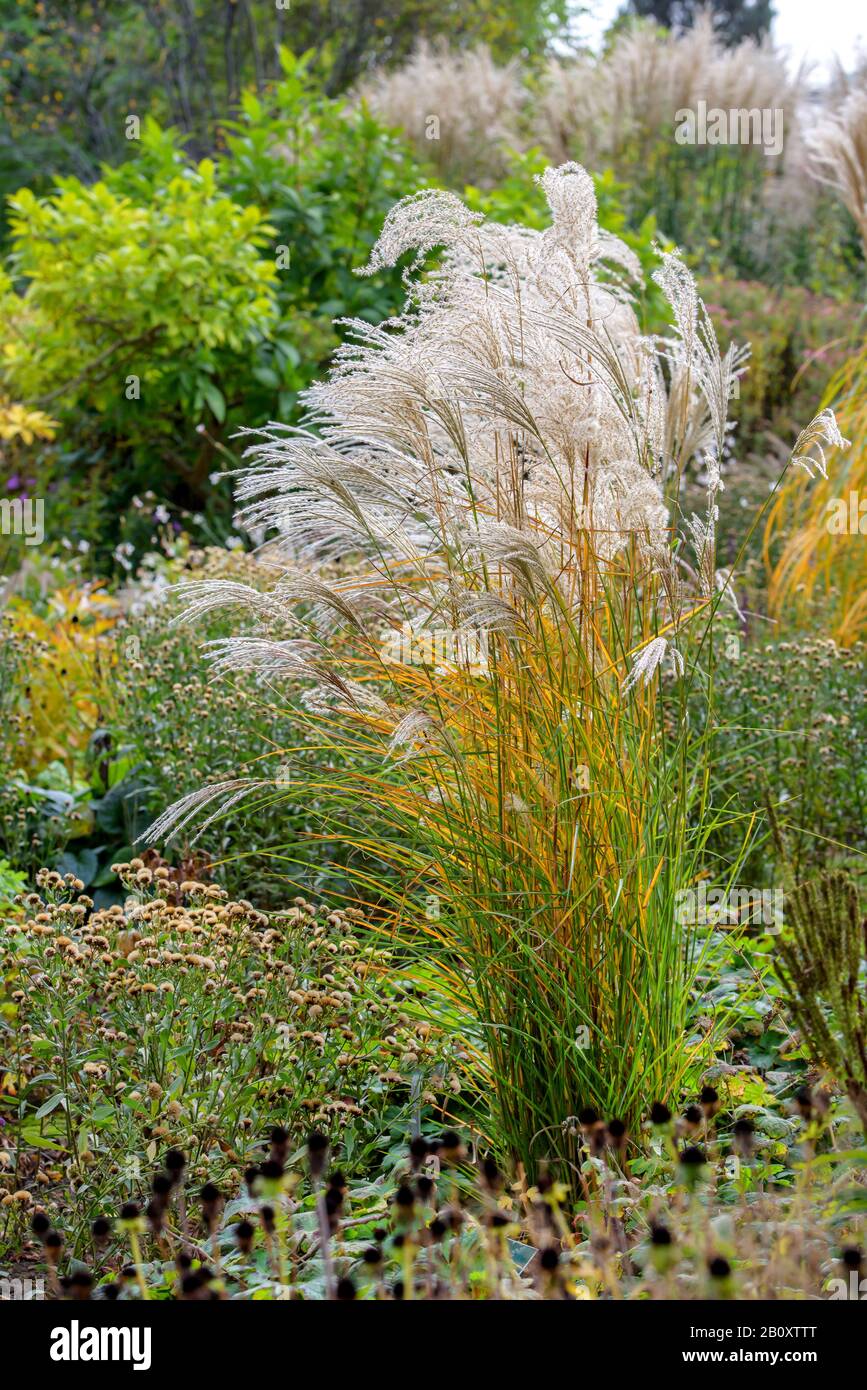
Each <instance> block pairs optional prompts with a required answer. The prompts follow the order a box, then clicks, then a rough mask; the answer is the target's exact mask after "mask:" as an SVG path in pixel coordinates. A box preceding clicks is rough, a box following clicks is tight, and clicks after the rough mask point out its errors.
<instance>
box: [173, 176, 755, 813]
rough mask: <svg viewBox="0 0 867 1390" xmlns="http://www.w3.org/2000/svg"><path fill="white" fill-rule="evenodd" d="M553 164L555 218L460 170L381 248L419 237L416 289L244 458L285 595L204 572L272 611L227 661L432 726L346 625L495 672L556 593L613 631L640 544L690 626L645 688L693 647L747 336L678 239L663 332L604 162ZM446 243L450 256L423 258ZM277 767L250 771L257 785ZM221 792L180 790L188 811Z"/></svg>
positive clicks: (393, 255)
mask: <svg viewBox="0 0 867 1390" xmlns="http://www.w3.org/2000/svg"><path fill="white" fill-rule="evenodd" d="M541 183H542V187H543V189H544V191H545V194H546V197H547V200H548V203H549V206H550V208H551V225H550V227H549V228H548V229H547V230H546V231H544V232H536V231H529V230H527V229H526V228H522V227H515V226H512V227H504V226H501V225H498V224H496V223H489V222H485V221H483V220H482V219H481V218H480V217H479V216H478V215H476V214H473V213H470V212H469V211H468V210H467V209H466V208H465V207H464V206H463V204H462V203H461V202H460V200H459V199H457V198H456V197H455V196H454V194H451V193H446V192H436V191H430V190H429V191H425V192H423V193H421V194H417V195H414V196H413V197H410V198H407V199H405V200H404V201H403V202H402V203H399V204H398V205H397V206H396V207H395V208H394V209H393V210H392V212H391V213H390V214H389V216H388V218H387V220H386V223H385V225H384V228H383V232H382V235H381V237H380V239H379V241H378V243H377V245H376V246H375V247H374V249H373V253H372V255H371V261H370V266H369V267H368V270H369V271H370V270H373V269H376V268H377V267H380V266H383V265H391V264H394V263H395V262H396V261H398V260H399V259H400V258H402V257H403V256H405V255H407V254H408V253H413V252H414V253H415V260H414V261H413V262H412V265H411V266H410V267H409V270H408V271H407V272H406V275H405V278H406V283H407V286H408V288H409V298H408V301H407V305H406V308H405V310H404V312H403V313H402V314H401V315H400V316H399V317H398V318H395V319H393V320H389V321H387V322H385V323H383V324H380V325H379V326H378V327H373V326H371V325H370V324H368V323H365V322H362V321H355V322H353V323H352V324H351V325H350V334H349V339H348V341H347V344H346V345H345V346H344V347H342V348H341V349H340V350H339V352H338V354H337V358H336V362H335V365H334V367H333V369H332V371H331V373H330V375H329V376H328V378H327V379H326V380H324V381H323V382H321V383H319V384H317V385H315V386H313V387H312V388H311V389H310V391H309V392H308V393H307V402H306V403H307V407H308V417H307V422H306V425H305V427H304V428H303V429H293V428H288V427H285V426H281V425H277V424H274V425H271V426H269V427H268V428H267V429H266V430H262V431H258V432H255V440H256V442H254V443H253V444H252V445H251V447H250V448H249V449H248V451H247V455H246V457H247V458H248V459H250V460H251V464H250V466H249V467H247V468H245V469H242V470H241V471H240V473H239V475H238V485H237V497H238V500H239V503H240V505H241V510H240V513H239V521H240V523H241V524H242V525H244V526H246V527H247V528H248V529H250V530H251V531H257V532H261V533H263V534H264V533H269V532H271V533H273V532H275V531H276V533H277V539H276V541H272V542H270V544H271V547H272V550H273V551H274V552H275V553H276V554H278V555H279V556H280V558H281V559H282V561H283V565H284V568H283V572H282V575H281V577H280V579H279V581H278V583H277V584H276V586H275V587H274V588H273V589H272V591H271V592H270V593H269V594H262V593H259V592H258V591H256V590H253V589H246V588H245V586H243V585H237V584H234V585H232V584H229V585H226V584H222V583H220V582H216V583H211V584H204V585H200V586H195V587H194V588H193V591H192V593H190V594H188V597H190V599H191V605H190V608H189V610H188V612H189V614H190V615H192V616H196V615H199V614H203V613H207V612H208V611H209V610H211V609H213V608H214V607H218V606H221V605H223V604H226V603H231V604H236V605H240V606H241V608H242V609H245V610H246V611H247V614H248V615H249V617H250V618H251V619H252V622H253V629H252V632H251V631H247V632H246V633H244V634H243V635H239V636H238V637H235V638H230V639H228V640H225V641H221V642H218V643H214V644H212V647H211V652H210V655H211V658H212V660H213V661H214V663H215V666H216V669H217V670H218V671H226V670H229V669H238V670H250V669H255V670H258V671H259V672H260V673H261V675H262V676H263V678H265V679H269V680H274V679H277V678H279V677H280V676H285V677H286V678H288V679H290V680H292V681H300V682H302V683H303V684H304V685H305V686H306V693H305V696H304V702H305V705H306V706H307V708H308V709H310V710H313V711H319V712H323V711H324V712H327V711H329V710H331V711H333V710H336V709H343V710H346V711H350V712H355V714H357V715H359V716H363V717H369V718H371V719H374V720H376V721H377V722H378V726H379V727H382V728H383V729H384V730H385V731H388V732H389V733H390V734H391V735H393V737H392V740H391V746H392V751H393V752H394V751H396V750H397V749H399V748H400V747H402V746H405V745H407V744H417V742H418V739H419V737H420V730H422V729H423V728H427V727H428V725H427V724H423V723H420V722H419V720H423V719H424V718H426V716H422V715H421V714H415V713H414V712H413V711H412V710H410V711H407V709H406V707H405V706H404V707H402V708H401V707H397V706H396V707H395V708H394V709H391V707H390V705H389V703H388V701H387V700H384V699H382V698H380V696H379V695H378V694H377V693H376V692H375V691H374V690H373V688H372V686H371V684H370V683H367V684H359V683H358V682H357V681H355V680H353V679H352V678H351V675H350V674H349V673H348V671H344V670H341V669H340V663H339V661H337V660H335V659H334V656H333V651H332V646H333V641H334V638H335V636H336V634H337V633H338V632H348V633H350V634H352V640H353V641H354V642H356V643H361V644H363V645H364V644H366V650H367V651H368V652H371V651H372V650H374V651H375V650H378V649H379V650H381V644H382V642H383V635H385V637H386V638H388V634H392V635H393V634H400V633H402V632H404V633H409V634H410V635H409V636H408V637H407V641H408V642H410V643H411V641H412V640H415V639H414V638H413V637H412V634H414V633H418V632H422V633H427V634H428V641H429V637H430V634H431V633H432V632H437V631H438V632H439V633H442V631H443V630H444V629H445V630H447V631H448V632H450V633H451V634H452V637H453V638H455V640H452V639H449V640H447V641H446V642H445V643H442V642H439V645H437V646H436V650H437V651H438V652H439V653H440V655H439V656H438V657H437V661H438V662H439V661H445V662H452V663H454V662H456V661H457V662H460V661H461V660H462V659H463V658H462V656H461V653H462V652H470V653H474V654H475V655H474V656H473V660H474V661H475V663H476V664H475V666H474V667H473V668H472V670H473V673H475V672H478V676H479V679H489V678H492V679H495V678H496V676H495V674H492V673H489V672H488V668H487V665H486V663H485V662H483V661H480V660H479V659H478V658H479V651H480V650H481V648H482V647H483V646H484V644H485V643H487V642H488V640H489V639H490V640H493V639H494V637H495V636H496V637H497V638H499V639H500V640H509V641H514V642H520V641H521V640H522V637H523V636H525V635H527V634H529V633H530V630H531V627H532V624H533V623H534V622H535V621H538V620H539V618H540V615H541V617H542V618H545V616H546V615H547V616H548V617H549V618H550V620H551V621H552V622H553V623H555V624H557V623H560V622H562V621H563V618H564V615H566V618H567V621H568V622H569V626H570V632H573V633H574V632H578V633H580V634H581V636H580V638H579V639H578V640H580V641H582V642H587V643H591V642H594V641H595V640H596V638H595V623H594V621H593V620H592V617H588V616H587V615H588V614H589V613H590V611H591V608H592V604H593V602H594V599H593V595H592V593H591V592H590V589H591V588H592V589H593V590H594V592H595V591H596V589H597V580H601V581H604V580H605V578H606V576H614V575H615V574H616V573H618V567H620V568H619V573H620V575H621V578H622V577H623V576H624V575H625V573H626V572H627V571H628V570H629V568H630V565H631V566H632V573H633V576H634V574H635V572H636V565H637V567H638V569H639V570H640V571H641V572H642V575H643V578H642V579H641V581H640V582H641V583H642V584H644V585H646V584H647V583H648V582H651V583H654V584H656V585H657V586H658V589H659V592H660V595H661V599H660V603H661V606H663V607H664V609H665V613H664V619H663V620H664V622H665V625H666V631H667V632H668V634H669V636H668V638H667V639H663V638H657V639H656V640H655V641H653V642H651V643H650V645H649V646H646V647H644V648H643V649H642V650H640V651H639V652H638V653H637V655H636V658H635V670H634V673H633V675H632V677H631V678H630V679H629V680H628V681H627V687H628V688H632V687H633V686H635V685H636V684H638V683H639V681H640V682H641V683H642V684H646V683H647V682H648V681H649V680H650V678H651V676H652V674H653V672H654V671H655V670H656V669H657V667H658V666H659V664H660V662H661V661H662V658H663V656H664V655H665V654H666V653H668V654H669V655H670V660H671V663H672V665H673V669H675V671H678V670H680V669H682V662H681V661H680V659H679V653H678V651H677V647H676V645H675V643H676V638H677V627H678V621H679V611H678V610H679V606H680V595H681V592H682V582H681V576H682V575H683V574H685V575H687V577H688V576H689V574H690V572H691V573H692V574H693V575H694V576H695V578H696V580H698V581H700V585H701V588H702V590H703V591H704V592H705V593H707V592H709V591H710V590H711V588H712V587H713V565H714V557H713V549H714V538H713V523H714V519H715V515H716V505H715V495H716V491H717V488H718V487H719V486H720V481H719V461H720V454H721V449H722V441H723V437H724V433H725V424H726V406H727V403H728V398H729V395H730V393H731V390H732V387H733V384H734V380H735V378H736V376H737V374H738V372H739V371H740V370H742V362H743V357H742V355H739V354H736V353H733V352H732V351H731V350H729V352H728V354H726V356H725V357H721V356H720V354H719V351H718V349H717V345H716V338H715V335H714V333H713V329H712V327H711V325H710V321H709V319H708V317H707V314H706V313H705V310H704V307H703V305H702V304H701V302H700V300H699V298H698V295H697V293H696V290H695V286H694V283H693V281H692V278H691V276H690V274H689V272H688V271H687V269H686V267H685V266H684V265H683V263H682V262H681V261H680V260H679V259H678V257H677V256H675V255H665V256H663V257H662V259H661V266H660V270H659V272H658V278H659V281H660V283H661V285H662V287H663V289H664V291H665V293H666V294H667V296H668V297H669V299H670V301H671V304H672V309H673V318H674V332H673V335H672V337H671V338H670V339H666V340H665V341H662V342H657V341H655V340H652V339H649V338H647V337H646V336H644V335H643V334H642V333H641V331H640V327H639V324H638V320H637V318H636V315H635V311H634V308H633V295H634V292H635V291H636V290H637V289H638V288H639V282H640V277H641V267H640V265H639V263H638V261H637V259H636V257H635V256H634V255H633V253H632V252H631V251H630V250H629V248H628V247H627V246H625V245H624V244H623V243H622V242H620V241H619V240H618V239H617V238H615V237H613V236H611V235H610V234H608V233H607V232H605V231H604V230H602V229H600V228H599V226H598V222H597V215H596V197H595V193H594V188H593V182H592V180H591V178H590V177H589V175H588V174H587V173H586V171H585V170H584V169H582V168H581V167H580V166H579V165H576V164H564V165H562V166H561V167H559V168H556V169H549V170H548V171H546V173H545V174H544V175H543V176H542V179H541ZM434 248H442V249H441V253H440V258H439V263H438V265H437V267H436V268H435V269H434V270H432V271H430V272H428V273H427V274H416V273H415V272H416V271H418V270H419V268H420V266H421V258H422V256H423V254H424V253H425V252H427V251H430V250H432V249H434ZM664 361H665V362H667V380H668V390H666V376H665V375H664V373H663V367H662V364H663V362H664ZM690 459H695V460H697V461H698V462H699V463H700V464H701V465H702V466H703V467H704V469H705V473H706V476H707V477H708V479H709V480H710V481H709V484H708V507H707V517H706V519H704V520H702V519H701V518H694V519H693V522H692V523H690V528H689V532H688V534H687V537H686V547H687V549H686V550H684V549H683V547H682V548H681V553H680V554H679V555H678V559H677V562H675V557H674V547H673V534H672V533H673V525H672V519H671V517H670V515H669V509H668V507H667V505H666V501H665V499H664V494H663V489H664V487H665V484H666V482H667V481H672V480H673V481H674V483H675V484H676V482H677V478H678V477H679V475H680V473H681V472H682V470H683V468H684V466H685V465H686V464H687V463H688V462H689V461H690ZM676 495H677V488H676V486H675V487H674V496H676ZM690 545H691V546H692V550H693V561H692V563H691V564H690V562H689V561H688V560H687V559H686V556H687V554H688V547H689V546H690ZM630 555H632V556H633V560H630V559H629V556H630ZM654 576H655V578H654ZM187 587H189V586H187ZM579 610H580V611H581V612H582V613H583V614H584V617H583V618H582V620H581V621H579V622H578V623H577V624H576V625H573V624H572V623H571V615H572V614H575V613H577V612H579ZM398 640H403V639H402V638H398ZM438 640H439V639H438ZM569 640H575V638H574V636H573V637H570V639H569ZM429 645H430V642H429ZM432 649H433V648H432ZM595 656H596V653H593V657H594V663H593V664H595ZM599 656H600V664H601V665H602V666H607V665H608V664H609V661H610V658H609V656H608V654H607V653H606V652H604V651H602V649H601V648H600V652H599ZM468 669H469V667H468ZM383 671H384V673H385V667H383ZM623 674H624V675H625V673H623ZM621 678H622V677H621ZM386 687H387V681H384V682H383V688H384V689H385V688H386ZM256 785H258V784H255V783H253V782H251V781H239V782H237V783H234V784H232V786H231V787H229V788H228V792H229V794H230V795H231V798H232V799H233V800H239V799H243V797H244V796H246V795H248V794H250V793H251V791H252V790H254V789H255V786H256ZM211 799H212V798H211V792H210V790H209V791H208V794H207V797H206V800H207V801H208V802H209V803H210V802H211ZM200 804H201V801H200V798H199V799H197V798H192V799H189V800H188V802H187V803H184V804H183V805H182V806H180V807H179V808H177V810H178V812H179V813H182V815H183V817H186V819H187V820H188V819H189V818H190V817H191V816H192V815H193V814H195V812H196V810H197V808H198V806H199V805H200ZM171 820H172V813H169V816H168V818H163V819H162V820H161V821H160V823H159V826H158V827H157V828H159V829H160V830H165V829H167V828H168V827H169V825H170V823H171ZM182 823H185V821H183V822H182Z"/></svg>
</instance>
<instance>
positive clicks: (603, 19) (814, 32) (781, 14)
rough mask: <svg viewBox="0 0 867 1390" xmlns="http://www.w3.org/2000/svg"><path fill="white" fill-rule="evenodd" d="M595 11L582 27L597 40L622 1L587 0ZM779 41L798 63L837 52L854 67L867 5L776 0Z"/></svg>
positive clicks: (859, 0)
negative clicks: (853, 60)
mask: <svg viewBox="0 0 867 1390" xmlns="http://www.w3.org/2000/svg"><path fill="white" fill-rule="evenodd" d="M584 2H585V4H586V6H587V8H588V9H589V10H591V11H592V13H591V14H590V15H589V16H587V17H586V18H584V19H583V20H582V21H581V22H580V23H581V29H582V31H583V33H584V34H586V35H587V37H588V39H589V41H590V42H592V43H595V40H596V38H598V37H599V36H600V35H601V34H602V33H603V32H604V30H605V28H606V26H607V25H608V24H610V22H611V20H612V19H613V18H614V16H615V15H616V14H617V12H618V11H619V10H620V9H621V8H622V5H623V0H584ZM774 8H775V10H776V12H777V17H776V19H775V20H774V29H773V34H774V38H775V39H776V42H777V43H778V44H779V45H780V46H781V47H785V48H787V49H788V50H789V51H790V54H791V57H792V59H793V61H794V64H795V66H797V65H798V63H799V62H800V61H801V59H803V58H809V59H810V60H812V61H814V62H816V63H818V64H820V65H821V66H822V67H824V66H825V65H826V64H827V63H828V61H829V60H830V59H831V58H833V57H834V55H835V54H837V55H839V57H840V58H841V59H842V61H843V66H844V67H851V65H852V58H853V55H854V52H855V49H856V47H857V46H858V41H859V39H860V41H861V46H862V48H865V49H867V5H865V4H864V3H863V0H775V4H774ZM817 75H818V74H817Z"/></svg>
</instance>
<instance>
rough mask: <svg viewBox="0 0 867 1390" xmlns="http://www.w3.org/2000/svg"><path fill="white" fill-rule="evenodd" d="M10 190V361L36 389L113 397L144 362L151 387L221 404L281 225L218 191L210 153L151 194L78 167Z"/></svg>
mask: <svg viewBox="0 0 867 1390" xmlns="http://www.w3.org/2000/svg"><path fill="white" fill-rule="evenodd" d="M9 201H10V207H11V230H12V237H13V243H12V245H13V253H12V257H11V265H12V269H13V274H14V275H15V277H16V278H17V279H20V281H21V282H22V283H23V287H24V294H23V298H19V297H18V296H16V295H14V294H12V293H11V291H10V289H9V287H8V282H7V286H6V290H5V293H4V294H3V295H2V299H0V323H2V328H3V338H4V348H3V373H4V376H5V378H6V381H7V382H8V383H9V384H10V385H11V387H12V388H13V390H14V392H15V394H17V395H18V396H20V397H23V398H24V399H26V400H28V401H31V402H35V403H36V404H42V403H44V402H45V401H49V400H50V401H55V402H59V403H60V404H62V405H73V404H83V405H86V406H91V407H93V408H95V409H97V410H104V409H106V408H108V407H110V406H111V404H112V403H113V402H123V400H124V398H125V397H124V393H125V388H126V380H127V376H128V375H136V376H138V377H139V378H140V381H141V385H142V392H143V393H144V391H145V388H146V387H147V386H148V385H154V384H158V385H159V388H160V389H159V396H160V397H163V396H166V395H167V396H168V397H169V399H170V400H171V402H172V403H173V404H174V403H183V404H185V405H187V406H188V407H189V408H191V409H192V408H195V403H196V400H197V398H198V399H199V400H201V399H202V398H204V399H205V400H206V401H207V402H208V404H211V399H210V396H209V392H211V393H212V384H211V381H210V377H211V375H212V373H213V370H214V366H215V360H216V354H217V353H218V352H220V351H221V350H228V351H233V352H240V351H242V350H243V349H244V347H245V345H247V344H249V343H251V342H252V341H253V340H255V338H256V337H257V335H258V334H259V333H260V332H261V331H262V330H263V329H264V328H265V327H266V326H267V324H268V322H269V320H270V318H271V316H272V313H273V293H272V292H273V286H274V283H275V281H276V277H277V272H276V268H275V266H274V264H273V262H272V261H270V260H267V259H264V258H263V256H262V254H261V251H262V248H263V247H264V246H265V245H266V244H267V242H268V240H269V239H270V237H271V234H272V231H273V229H272V228H271V227H269V226H268V224H267V223H266V222H265V221H264V218H263V215H262V213H261V212H260V211H259V209H258V208H256V207H244V208H242V207H239V206H237V205H236V204H235V203H233V202H232V201H231V200H230V199H229V198H226V197H225V196H222V195H221V194H220V193H219V192H218V190H217V186H216V175H215V169H214V166H213V164H212V163H211V162H210V161H209V160H203V161H202V162H201V163H200V164H199V165H198V166H197V167H196V168H190V169H187V170H185V171H184V173H183V175H182V176H178V177H176V178H173V179H171V180H170V181H169V182H168V183H167V184H165V185H163V186H161V187H158V188H155V189H154V190H153V195H152V197H151V198H149V199H148V201H147V202H146V203H145V202H144V201H142V202H137V201H133V200H132V199H130V198H127V197H123V196H121V195H119V194H118V193H117V192H115V191H113V190H112V189H111V188H110V187H109V186H108V185H107V184H106V183H96V184H94V185H93V186H92V187H90V188H88V187H85V186H84V185H83V184H81V183H80V182H79V181H78V180H77V179H74V178H68V179H61V180H59V181H58V186H57V189H56V191H55V192H54V193H52V194H51V195H49V196H48V197H44V198H37V197H35V196H34V194H33V193H32V192H31V191H30V190H29V189H22V190H21V191H20V192H18V193H17V194H16V195H15V196H14V197H13V198H11V199H10V200H9ZM214 402H215V413H216V414H217V415H218V416H220V415H221V414H222V404H221V403H217V402H216V397H214Z"/></svg>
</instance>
